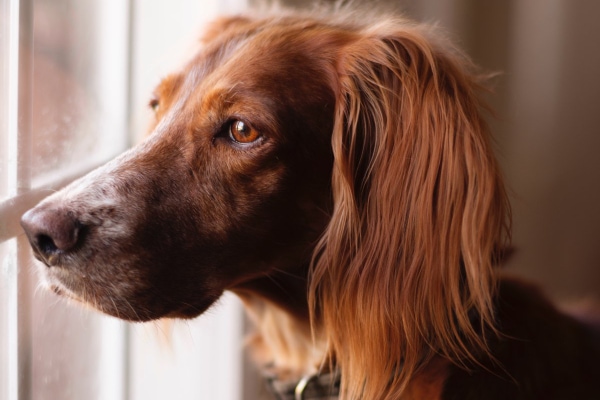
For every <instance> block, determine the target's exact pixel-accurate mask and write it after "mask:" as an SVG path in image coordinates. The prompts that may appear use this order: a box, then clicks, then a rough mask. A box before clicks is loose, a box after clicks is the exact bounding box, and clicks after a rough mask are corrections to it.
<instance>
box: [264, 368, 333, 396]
mask: <svg viewBox="0 0 600 400" xmlns="http://www.w3.org/2000/svg"><path fill="white" fill-rule="evenodd" d="M340 380H341V377H340V374H339V373H338V372H333V373H325V374H319V373H317V374H311V375H306V376H304V377H303V378H302V379H300V380H299V381H282V380H279V379H277V378H267V385H268V387H269V389H270V390H271V392H272V393H273V394H274V395H275V398H276V399H277V400H337V399H338V396H339V394H340Z"/></svg>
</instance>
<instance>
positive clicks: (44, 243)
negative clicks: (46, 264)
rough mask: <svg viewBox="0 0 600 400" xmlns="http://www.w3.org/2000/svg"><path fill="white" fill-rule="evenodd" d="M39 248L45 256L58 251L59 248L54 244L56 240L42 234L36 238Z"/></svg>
mask: <svg viewBox="0 0 600 400" xmlns="http://www.w3.org/2000/svg"><path fill="white" fill-rule="evenodd" d="M35 241H36V244H37V247H38V248H39V249H40V251H41V252H42V253H44V254H52V253H56V252H57V251H58V247H56V244H54V240H52V238H51V237H50V236H48V235H44V234H41V235H39V236H37V237H36V238H35Z"/></svg>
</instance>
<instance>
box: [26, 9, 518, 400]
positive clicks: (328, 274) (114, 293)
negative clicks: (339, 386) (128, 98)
mask: <svg viewBox="0 0 600 400" xmlns="http://www.w3.org/2000/svg"><path fill="white" fill-rule="evenodd" d="M470 71H471V66H470V64H469V63H468V62H467V61H465V59H464V58H463V57H461V56H460V55H459V54H457V53H456V52H454V51H453V50H452V49H450V48H448V47H445V46H442V45H441V44H440V43H439V42H436V41H432V40H430V34H429V32H428V31H427V30H426V29H424V28H422V27H419V26H414V25H411V24H409V23H407V22H406V21H403V20H393V19H389V20H386V21H384V22H381V21H375V22H373V23H372V24H371V23H367V22H365V21H363V22H358V21H356V20H354V21H351V20H350V19H346V20H339V21H334V22H330V21H326V20H324V19H320V18H312V17H310V18H309V17H277V18H269V19H260V20H254V19H246V18H232V19H227V20H223V21H220V22H218V23H217V24H215V25H214V26H213V29H211V30H209V33H208V34H207V35H206V37H205V39H204V45H203V48H202V50H201V51H200V52H199V53H198V54H197V55H195V57H194V58H193V59H192V60H191V61H190V62H189V63H188V64H187V65H186V66H185V67H184V68H183V69H182V70H181V71H179V72H176V73H174V74H173V75H170V76H169V77H167V78H166V79H165V80H164V81H163V82H162V83H161V84H160V86H159V87H158V88H157V90H156V92H155V96H154V97H153V99H152V101H151V103H150V105H151V107H152V108H153V109H154V111H155V113H156V122H155V124H154V128H153V129H152V133H151V134H150V136H149V137H148V138H147V140H146V141H145V142H143V143H142V144H140V145H139V146H137V147H135V148H133V149H132V150H130V151H128V152H127V153H125V154H123V155H122V156H120V157H118V158H117V159H115V160H114V161H112V162H110V163H109V164H107V165H105V166H103V167H101V168H100V169H98V170H96V171H94V172H92V173H91V174H89V175H88V176H85V177H83V178H82V179H80V180H78V181H76V182H74V183H73V184H71V185H70V186H68V187H67V188H65V189H64V190H62V191H60V192H58V193H56V194H54V195H52V196H51V197H49V198H48V199H46V200H44V201H43V202H42V203H41V204H40V205H38V206H37V207H36V208H34V209H33V210H31V211H29V212H28V213H27V214H26V215H25V216H24V217H23V226H24V227H25V229H26V232H27V234H28V236H29V239H30V241H31V243H32V245H33V248H34V252H35V254H36V255H37V257H38V259H40V260H41V261H42V262H43V263H44V264H45V267H44V275H45V276H46V278H47V280H48V282H49V284H50V285H51V286H52V287H53V288H54V289H55V290H56V291H58V292H63V293H66V294H68V295H71V296H73V297H77V298H80V299H82V300H84V301H88V302H90V303H92V304H93V305H95V306H96V307H98V308H99V309H101V310H102V311H104V312H107V313H109V314H112V315H116V316H119V317H121V318H126V319H131V320H148V319H153V318H159V317H162V316H174V317H193V316H196V315H198V314H200V313H201V312H203V311H204V310H205V309H206V308H207V307H208V306H209V305H210V304H211V303H213V302H214V301H215V300H216V299H217V298H218V297H219V296H220V295H221V293H222V292H223V291H224V290H227V289H232V288H236V287H239V286H243V285H244V284H246V283H247V282H251V281H252V280H255V279H258V278H260V277H264V276H269V274H272V273H274V272H275V271H281V270H283V271H292V270H293V268H295V267H297V266H299V265H302V266H306V265H307V264H308V263H310V262H311V260H312V262H313V268H312V270H311V274H310V276H309V283H308V290H309V292H308V293H309V297H310V301H311V305H312V307H313V309H314V310H318V311H319V312H318V313H315V314H314V315H318V316H319V318H320V320H321V322H322V323H323V326H324V327H325V331H326V332H327V335H328V338H327V339H328V342H329V343H330V345H331V347H332V348H333V350H334V351H336V353H338V354H337V359H338V360H339V362H340V363H343V365H347V366H349V365H354V366H356V367H357V368H360V369H362V370H370V368H375V370H374V371H375V372H374V373H376V374H377V373H378V376H379V377H380V379H381V380H383V381H384V382H383V383H382V385H383V386H385V384H387V383H386V382H388V380H389V377H390V376H392V375H393V374H394V371H397V370H398V369H399V365H398V364H397V363H398V362H402V363H403V370H405V371H408V372H406V373H407V374H410V373H411V371H410V366H411V365H412V367H414V368H416V366H417V365H419V363H420V362H422V361H423V359H422V352H421V353H420V355H419V354H418V353H419V352H417V351H413V350H414V349H417V348H421V347H427V348H430V349H433V350H432V351H441V352H445V353H447V355H448V356H451V357H452V358H453V359H458V360H460V359H461V358H464V356H465V355H466V356H467V357H468V356H469V354H470V350H469V349H472V348H473V345H475V347H477V346H478V345H479V346H480V347H484V345H483V344H482V343H481V341H480V339H479V337H480V336H479V334H478V332H476V330H477V327H478V323H477V321H480V322H481V321H483V323H484V324H486V323H491V320H492V318H493V317H492V311H491V310H492V297H493V292H494V290H493V288H494V280H493V276H492V272H491V267H492V264H493V262H494V254H495V252H496V251H497V250H498V249H500V248H501V247H502V245H503V240H504V238H505V236H506V231H507V215H508V206H507V202H506V195H505V192H504V188H503V185H502V181H501V178H500V174H499V173H498V168H497V165H496V162H495V161H494V157H493V155H492V151H491V147H490V144H489V139H488V137H487V128H486V125H485V123H484V121H483V120H482V118H481V116H480V107H481V104H480V103H479V101H478V99H477V96H476V91H477V90H478V84H477V79H476V78H475V77H474V75H473V74H472V73H471V72H470ZM373 327H377V328H376V329H375V328H373ZM479 327H481V324H479ZM382 346H383V347H382ZM338 348H339V349H342V348H346V349H350V348H352V349H354V350H356V351H345V352H340V351H337V350H338ZM359 348H362V351H361V350H359ZM411 349H412V350H411ZM440 349H442V350H440ZM340 353H341V354H340ZM360 354H362V356H361V355H360ZM368 354H371V355H372V354H390V359H392V360H395V361H394V362H392V363H387V364H385V365H383V363H380V364H381V365H380V367H381V368H379V369H383V370H381V371H379V372H378V370H377V368H378V367H377V366H375V365H374V363H372V362H369V360H371V359H373V357H372V356H371V357H370V358H369V356H368ZM348 357H350V358H352V357H354V358H353V359H351V360H350V359H348V360H346V358H348ZM361 357H362V358H361ZM411 357H412V358H411ZM414 368H413V371H414ZM344 374H345V376H347V377H352V376H353V374H357V376H358V375H360V373H359V372H357V371H354V370H352V368H351V367H347V368H346V369H345V370H344ZM362 382H363V381H362V380H357V381H356V385H359V386H360V385H362ZM354 390H355V393H358V392H360V390H361V389H360V387H357V388H355V389H354ZM366 397H367V398H368V397H369V396H366Z"/></svg>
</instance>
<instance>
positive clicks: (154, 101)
mask: <svg viewBox="0 0 600 400" xmlns="http://www.w3.org/2000/svg"><path fill="white" fill-rule="evenodd" d="M148 105H149V106H150V108H151V109H152V111H154V112H158V109H159V108H160V101H159V100H158V97H152V99H150V102H149V103H148Z"/></svg>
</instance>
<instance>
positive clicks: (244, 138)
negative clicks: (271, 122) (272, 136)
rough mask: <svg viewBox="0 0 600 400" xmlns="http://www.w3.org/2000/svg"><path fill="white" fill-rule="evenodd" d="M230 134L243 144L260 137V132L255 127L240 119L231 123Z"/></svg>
mask: <svg viewBox="0 0 600 400" xmlns="http://www.w3.org/2000/svg"><path fill="white" fill-rule="evenodd" d="M229 136H230V137H231V138H232V139H233V140H235V141H236V142H238V143H241V144H249V143H252V142H255V141H257V140H258V138H260V134H259V133H258V132H257V131H256V130H255V129H252V128H250V127H249V126H248V125H247V124H246V123H245V122H242V121H240V120H235V121H233V122H232V123H231V125H229Z"/></svg>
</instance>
